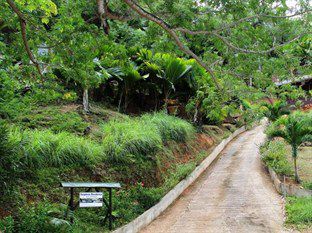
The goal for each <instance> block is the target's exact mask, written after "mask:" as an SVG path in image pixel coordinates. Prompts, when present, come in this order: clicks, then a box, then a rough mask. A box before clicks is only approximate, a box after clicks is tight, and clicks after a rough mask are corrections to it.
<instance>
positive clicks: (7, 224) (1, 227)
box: [0, 216, 14, 233]
mask: <svg viewBox="0 0 312 233" xmlns="http://www.w3.org/2000/svg"><path fill="white" fill-rule="evenodd" d="M13 230H14V219H13V217H12V216H7V217H5V218H3V219H0V232H5V233H13Z"/></svg>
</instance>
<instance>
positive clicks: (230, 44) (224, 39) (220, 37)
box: [175, 28, 306, 54]
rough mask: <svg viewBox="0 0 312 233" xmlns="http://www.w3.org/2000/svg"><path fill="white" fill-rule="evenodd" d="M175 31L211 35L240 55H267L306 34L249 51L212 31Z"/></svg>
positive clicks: (180, 29) (179, 29)
mask: <svg viewBox="0 0 312 233" xmlns="http://www.w3.org/2000/svg"><path fill="white" fill-rule="evenodd" d="M175 30H177V31H179V32H183V33H186V34H190V35H200V34H201V35H213V36H215V37H217V38H219V39H221V40H222V41H223V42H224V44H226V45H227V46H228V47H229V48H231V49H233V50H236V51H238V52H242V53H253V54H267V53H270V52H272V51H274V50H276V49H277V48H280V47H283V46H285V45H287V44H290V43H292V42H294V41H296V40H298V39H300V38H301V37H302V36H304V35H306V33H303V34H300V35H299V36H296V37H295V38H293V39H291V40H289V41H287V42H285V43H283V44H279V45H275V46H273V47H272V48H270V49H268V50H258V51H256V50H249V49H244V48H240V47H237V46H236V45H233V44H232V43H231V42H230V41H229V40H228V39H227V38H226V37H224V36H221V35H220V34H218V33H216V32H214V31H192V30H189V29H185V28H176V29H175Z"/></svg>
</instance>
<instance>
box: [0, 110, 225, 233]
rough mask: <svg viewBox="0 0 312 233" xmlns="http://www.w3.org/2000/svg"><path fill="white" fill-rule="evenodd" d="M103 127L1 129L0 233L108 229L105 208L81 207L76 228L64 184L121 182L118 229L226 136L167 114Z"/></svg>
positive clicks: (116, 210) (116, 202) (20, 126)
mask: <svg viewBox="0 0 312 233" xmlns="http://www.w3.org/2000/svg"><path fill="white" fill-rule="evenodd" d="M97 116H99V115H97ZM88 117H89V118H90V119H94V118H95V117H94V116H93V115H91V114H90V115H89V116H88ZM74 121H75V120H74ZM78 121H80V118H79V120H78ZM99 122H100V124H98V130H99V132H100V133H99V134H98V135H97V137H96V138H93V137H90V136H78V135H77V132H72V133H70V132H71V131H70V130H66V131H63V130H61V131H60V132H58V130H53V129H51V128H50V127H48V126H49V125H46V128H44V127H43V125H41V126H40V127H36V129H29V128H28V127H27V125H25V124H24V125H23V124H22V123H21V122H15V123H16V125H17V126H16V125H10V126H9V125H6V127H1V128H2V129H4V130H2V131H1V138H0V150H1V153H2V154H4V155H5V156H4V157H2V158H1V160H0V163H1V164H0V165H1V166H0V168H1V169H0V173H1V174H0V177H1V178H0V182H1V186H2V187H5V189H0V194H1V195H0V219H1V218H2V219H1V220H0V231H1V230H3V229H6V230H5V232H39V231H40V232H83V231H85V232H99V231H103V229H104V230H105V229H106V227H103V226H102V225H101V221H102V220H103V219H102V218H103V216H102V213H103V211H104V210H103V209H101V210H100V209H78V210H77V211H76V212H75V224H74V225H69V224H68V221H67V219H64V217H63V213H64V211H65V206H64V205H63V204H62V203H64V204H65V203H67V202H68V193H66V191H65V190H63V189H62V188H61V187H60V185H59V184H60V182H61V181H101V182H115V181H118V182H121V183H122V187H123V189H122V190H119V191H118V192H116V193H115V195H114V200H113V201H114V216H115V218H116V219H115V223H114V227H118V226H121V225H123V224H125V223H127V222H129V221H131V220H132V219H134V218H135V217H137V216H138V215H139V214H141V213H143V212H144V211H145V210H146V209H148V208H150V207H151V206H153V205H154V204H156V203H157V202H158V201H159V200H160V198H161V197H162V196H164V195H165V194H166V193H167V192H168V191H169V190H170V189H171V188H173V187H174V186H175V185H176V184H177V183H178V182H179V181H180V180H182V179H184V178H185V177H186V176H187V175H188V174H189V173H190V172H191V171H192V170H193V169H194V168H195V167H196V165H197V164H199V163H200V161H202V160H203V159H204V158H205V157H206V156H207V151H208V150H209V149H211V147H212V144H213V141H214V142H215V143H217V141H218V139H216V138H222V136H221V135H216V137H215V139H211V138H209V137H208V136H205V135H202V134H201V135H200V137H199V134H197V133H196V131H195V129H194V127H193V126H192V125H191V124H189V123H188V122H186V121H184V120H182V119H179V118H176V117H173V116H168V115H166V114H162V113H156V114H146V115H143V116H141V117H133V118H130V117H120V118H119V119H116V118H113V120H107V119H106V120H102V121H99ZM97 123H98V122H97ZM30 128H32V127H30ZM66 128H67V127H65V128H64V129H66ZM224 133H228V132H227V131H226V132H225V131H224ZM77 191H83V190H77Z"/></svg>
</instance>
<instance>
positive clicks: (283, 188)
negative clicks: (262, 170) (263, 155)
mask: <svg viewBox="0 0 312 233" xmlns="http://www.w3.org/2000/svg"><path fill="white" fill-rule="evenodd" d="M268 170H269V173H270V177H271V180H272V181H273V183H274V186H275V189H276V190H277V192H278V193H280V194H282V195H284V196H285V195H289V196H296V197H311V196H312V190H307V189H304V188H301V187H299V186H298V185H293V184H284V183H283V182H281V181H280V179H279V178H278V175H277V174H276V173H275V171H273V169H272V168H268Z"/></svg>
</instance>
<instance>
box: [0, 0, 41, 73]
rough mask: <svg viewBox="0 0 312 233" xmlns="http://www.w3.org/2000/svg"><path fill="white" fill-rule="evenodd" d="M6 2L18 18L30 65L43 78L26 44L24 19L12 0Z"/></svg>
mask: <svg viewBox="0 0 312 233" xmlns="http://www.w3.org/2000/svg"><path fill="white" fill-rule="evenodd" d="M6 1H7V3H8V4H9V6H10V7H11V9H12V10H13V11H14V12H15V14H16V15H17V16H18V18H19V22H20V26H21V34H22V39H23V44H24V47H25V50H26V52H27V55H28V57H29V59H30V60H31V61H32V63H33V64H34V66H35V67H36V69H37V71H38V73H39V75H40V76H41V77H43V74H42V72H41V69H40V65H39V63H38V62H37V60H36V59H35V57H34V55H33V54H32V52H31V50H30V47H29V44H28V40H27V34H26V19H25V17H24V15H23V13H22V12H21V11H20V10H19V9H18V8H17V6H16V5H15V3H14V2H13V1H12V0H6Z"/></svg>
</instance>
